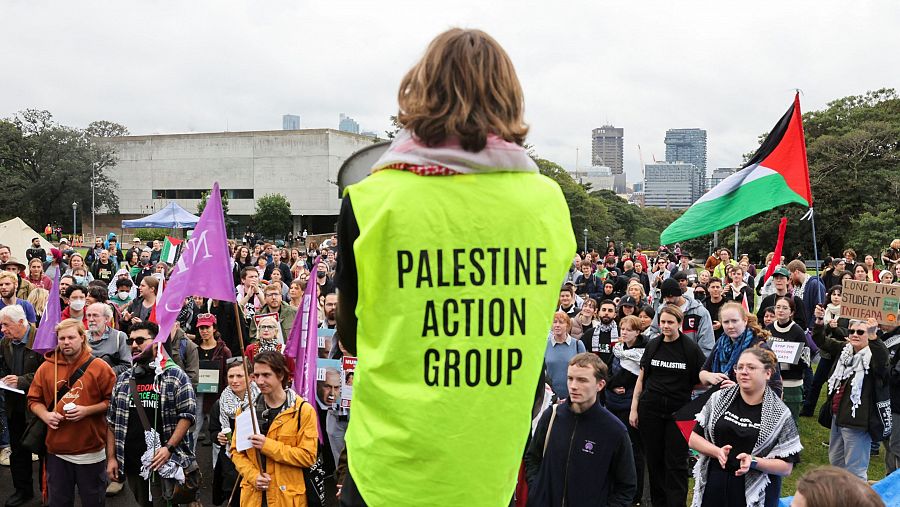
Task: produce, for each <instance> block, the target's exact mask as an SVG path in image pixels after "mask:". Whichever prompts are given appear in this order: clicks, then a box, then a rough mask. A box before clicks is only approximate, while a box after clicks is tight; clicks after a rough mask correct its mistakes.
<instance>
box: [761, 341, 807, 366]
mask: <svg viewBox="0 0 900 507" xmlns="http://www.w3.org/2000/svg"><path fill="white" fill-rule="evenodd" d="M803 345H804V344H802V343H800V342H784V341H781V340H775V339H772V340H769V347H771V349H772V352H774V353H775V357H777V358H778V362H779V363H787V364H797V363H798V362H799V361H800V353H801V352H803Z"/></svg>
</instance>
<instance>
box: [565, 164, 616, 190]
mask: <svg viewBox="0 0 900 507" xmlns="http://www.w3.org/2000/svg"><path fill="white" fill-rule="evenodd" d="M569 175H570V176H572V179H574V180H575V181H577V182H578V183H580V184H582V185H586V184H590V185H591V191H594V190H612V191H615V188H616V182H615V176H614V175H613V173H612V169H610V168H609V167H603V166H594V167H591V168H590V169H581V170H578V171H575V172H570V173H569Z"/></svg>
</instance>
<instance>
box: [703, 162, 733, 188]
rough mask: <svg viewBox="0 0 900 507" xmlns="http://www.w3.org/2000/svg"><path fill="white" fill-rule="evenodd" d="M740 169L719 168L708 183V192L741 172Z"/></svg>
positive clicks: (714, 171)
mask: <svg viewBox="0 0 900 507" xmlns="http://www.w3.org/2000/svg"><path fill="white" fill-rule="evenodd" d="M740 170H741V168H740V167H717V168H715V169H714V170H713V172H712V175H711V176H710V177H709V180H707V182H706V190H707V191H709V190H711V189H712V188H713V187H714V186H716V185H718V184H719V183H722V180H724V179H725V178H727V177H729V176H731V175H732V174H734V173H736V172H738V171H740Z"/></svg>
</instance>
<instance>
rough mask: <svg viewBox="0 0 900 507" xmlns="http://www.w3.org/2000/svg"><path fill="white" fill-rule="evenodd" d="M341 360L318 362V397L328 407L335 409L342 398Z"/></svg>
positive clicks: (322, 360) (318, 360) (321, 360)
mask: <svg viewBox="0 0 900 507" xmlns="http://www.w3.org/2000/svg"><path fill="white" fill-rule="evenodd" d="M341 377H343V375H342V374H341V360H340V359H317V360H316V397H317V398H319V402H321V403H322V405H325V406H327V407H335V406H338V404H339V403H340V397H341Z"/></svg>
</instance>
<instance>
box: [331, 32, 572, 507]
mask: <svg viewBox="0 0 900 507" xmlns="http://www.w3.org/2000/svg"><path fill="white" fill-rule="evenodd" d="M399 105H400V111H399V114H398V121H399V123H400V124H401V125H402V126H403V127H404V128H403V130H401V131H400V132H398V133H397V135H396V137H395V139H394V141H393V143H392V144H391V146H390V148H389V149H388V150H387V151H386V152H385V153H384V154H383V155H382V157H381V158H380V159H379V160H378V162H377V163H376V164H375V166H374V167H373V168H372V172H371V174H370V175H369V176H367V177H366V178H365V179H363V180H362V181H361V182H359V183H356V184H354V185H351V186H349V187H348V188H347V189H346V191H345V192H344V200H343V204H342V209H341V215H340V219H339V223H338V238H339V242H338V265H337V276H336V284H337V287H338V293H339V303H338V331H337V334H338V336H339V337H340V340H341V344H342V346H343V347H344V348H345V349H346V350H347V351H349V352H351V353H353V354H355V355H357V356H358V357H359V362H358V364H357V369H356V372H355V380H354V385H353V405H352V409H351V411H350V412H351V417H350V423H349V427H348V429H347V434H346V447H347V458H348V463H349V474H348V476H347V478H346V479H345V481H344V484H343V486H342V490H341V497H342V498H341V502H342V505H346V506H359V505H368V506H372V507H379V506H392V507H396V506H426V505H428V506H438V505H440V506H466V507H478V506H490V507H500V506H506V505H509V503H510V500H511V499H512V496H513V490H514V488H515V486H516V478H517V475H518V471H519V467H520V463H521V459H522V455H523V451H524V449H525V444H526V440H527V438H528V434H529V430H530V424H531V408H532V403H533V400H534V396H535V387H536V384H537V382H538V379H539V377H540V374H541V369H542V362H543V353H544V349H545V347H546V343H547V334H548V332H549V329H550V324H551V319H552V318H553V312H554V310H555V309H556V303H557V295H558V294H559V288H560V286H561V284H562V282H563V279H564V277H565V274H566V270H567V269H568V267H569V265H570V263H571V260H572V254H573V252H574V251H575V249H576V242H575V237H574V234H573V232H572V225H571V221H570V217H569V211H568V208H567V206H566V202H565V199H564V198H563V194H562V192H561V190H560V188H559V186H558V185H557V184H556V183H555V182H554V181H552V180H551V179H549V178H547V177H545V176H543V175H541V174H540V173H539V172H538V168H537V166H536V165H535V163H534V161H533V160H532V159H531V158H530V157H529V155H528V154H527V152H526V151H525V150H524V149H523V147H522V145H523V143H524V141H525V135H526V133H527V131H528V127H527V126H526V125H525V123H524V120H523V111H524V100H523V94H522V89H521V86H520V85H519V82H518V78H517V77H516V73H515V69H514V68H513V66H512V63H511V61H510V60H509V57H508V56H507V54H506V52H505V51H504V50H503V48H501V47H500V45H499V44H498V43H497V42H496V41H495V40H494V39H492V38H491V37H490V36H488V35H487V34H485V33H484V32H481V31H478V30H461V29H452V30H449V31H447V32H445V33H443V34H441V35H439V36H438V37H437V38H436V39H434V41H432V42H431V44H430V45H429V47H428V49H427V50H426V52H425V55H424V56H423V58H422V60H421V61H420V62H419V63H418V64H416V65H415V66H414V67H413V68H412V69H411V70H410V71H409V72H408V73H407V74H406V76H405V77H404V78H403V81H402V82H401V84H400V93H399Z"/></svg>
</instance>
